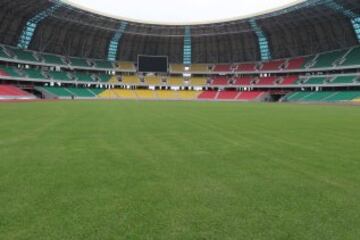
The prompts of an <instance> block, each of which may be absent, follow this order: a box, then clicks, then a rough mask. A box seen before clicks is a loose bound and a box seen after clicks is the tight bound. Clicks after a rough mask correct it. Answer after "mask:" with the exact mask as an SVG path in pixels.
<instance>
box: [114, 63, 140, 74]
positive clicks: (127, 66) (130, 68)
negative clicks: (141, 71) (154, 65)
mask: <svg viewBox="0 0 360 240" xmlns="http://www.w3.org/2000/svg"><path fill="white" fill-rule="evenodd" d="M118 68H119V69H120V70H122V71H129V72H132V71H135V70H136V69H135V65H134V63H132V62H119V63H118Z"/></svg>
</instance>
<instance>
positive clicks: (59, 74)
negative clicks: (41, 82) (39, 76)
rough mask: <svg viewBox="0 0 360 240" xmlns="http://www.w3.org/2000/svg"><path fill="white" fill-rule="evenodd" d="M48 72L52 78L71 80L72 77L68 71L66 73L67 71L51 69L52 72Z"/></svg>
mask: <svg viewBox="0 0 360 240" xmlns="http://www.w3.org/2000/svg"><path fill="white" fill-rule="evenodd" d="M48 74H49V76H50V78H51V79H53V80H58V81H71V78H70V77H69V75H68V73H66V72H55V71H50V72H48Z"/></svg>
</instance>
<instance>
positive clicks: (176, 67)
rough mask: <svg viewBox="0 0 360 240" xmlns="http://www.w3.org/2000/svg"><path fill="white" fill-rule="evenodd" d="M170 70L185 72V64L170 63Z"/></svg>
mask: <svg viewBox="0 0 360 240" xmlns="http://www.w3.org/2000/svg"><path fill="white" fill-rule="evenodd" d="M170 72H173V73H182V72H185V65H183V64H170Z"/></svg>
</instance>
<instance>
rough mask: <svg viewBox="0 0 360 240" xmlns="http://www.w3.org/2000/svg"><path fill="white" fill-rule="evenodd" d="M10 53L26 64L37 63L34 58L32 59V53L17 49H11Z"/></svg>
mask: <svg viewBox="0 0 360 240" xmlns="http://www.w3.org/2000/svg"><path fill="white" fill-rule="evenodd" d="M12 51H13V52H14V53H15V55H16V56H17V59H19V60H23V61H28V62H38V60H36V58H35V57H34V55H33V53H32V52H30V51H26V50H22V49H17V48H14V49H12Z"/></svg>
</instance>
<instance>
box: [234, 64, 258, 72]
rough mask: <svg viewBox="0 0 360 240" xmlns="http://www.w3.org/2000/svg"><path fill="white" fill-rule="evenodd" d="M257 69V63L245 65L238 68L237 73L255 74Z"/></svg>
mask: <svg viewBox="0 0 360 240" xmlns="http://www.w3.org/2000/svg"><path fill="white" fill-rule="evenodd" d="M255 67H256V64H255V63H244V64H239V65H237V66H236V68H237V71H239V72H254V71H256V69H255Z"/></svg>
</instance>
